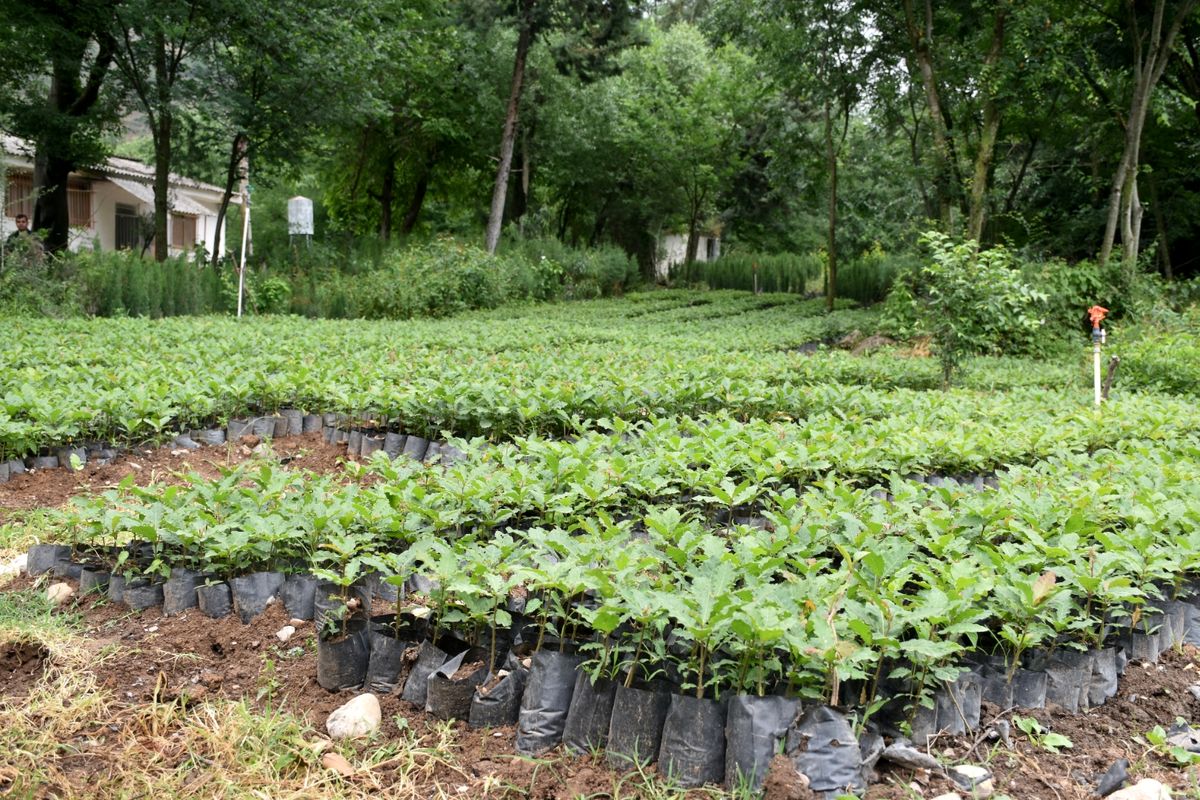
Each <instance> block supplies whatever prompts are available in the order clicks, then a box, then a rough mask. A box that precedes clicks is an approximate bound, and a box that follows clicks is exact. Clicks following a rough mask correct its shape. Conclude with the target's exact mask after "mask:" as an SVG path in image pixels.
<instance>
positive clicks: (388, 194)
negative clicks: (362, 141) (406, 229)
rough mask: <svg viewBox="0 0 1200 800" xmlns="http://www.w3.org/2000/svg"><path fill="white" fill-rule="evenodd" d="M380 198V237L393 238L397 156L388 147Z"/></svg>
mask: <svg viewBox="0 0 1200 800" xmlns="http://www.w3.org/2000/svg"><path fill="white" fill-rule="evenodd" d="M377 197H378V199H379V238H380V239H382V240H383V241H385V242H390V241H391V240H392V203H393V202H394V201H395V199H396V157H395V155H394V154H393V153H392V152H391V148H389V149H388V156H387V163H386V164H384V166H383V185H382V186H381V187H380V189H379V194H378V195H377Z"/></svg>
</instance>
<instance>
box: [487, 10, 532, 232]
mask: <svg viewBox="0 0 1200 800" xmlns="http://www.w3.org/2000/svg"><path fill="white" fill-rule="evenodd" d="M533 2H534V0H522V3H521V16H520V26H521V31H520V34H519V35H518V36H517V56H516V58H515V59H514V60H513V76H512V88H511V89H510V91H509V93H508V110H507V111H506V112H505V114H504V133H503V135H502V136H501V137H500V165H499V166H498V167H497V168H496V183H495V185H494V187H493V189H492V207H491V211H490V212H489V214H488V223H487V232H486V236H485V244H486V246H487V251H488V252H489V253H495V252H496V246H497V245H499V244H500V226H501V224H502V223H503V221H504V200H505V197H506V195H507V194H508V175H509V173H510V172H511V171H512V157H513V143H514V142H515V141H516V138H517V121H518V118H519V116H520V110H521V90H522V89H523V88H524V86H525V60H526V58H527V56H528V55H529V47H530V45H531V44H532V43H533V27H532V26H533V23H532V21H531V19H530V16H531V13H530V12H531V10H532V7H533Z"/></svg>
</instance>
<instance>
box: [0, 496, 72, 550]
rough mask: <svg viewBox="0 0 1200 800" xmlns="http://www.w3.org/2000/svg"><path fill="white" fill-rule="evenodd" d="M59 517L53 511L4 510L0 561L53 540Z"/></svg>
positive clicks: (0, 522)
mask: <svg viewBox="0 0 1200 800" xmlns="http://www.w3.org/2000/svg"><path fill="white" fill-rule="evenodd" d="M61 519H62V517H61V515H60V514H59V512H57V511H55V510H54V509H49V508H34V509H28V510H26V509H20V510H5V511H4V516H3V518H2V521H0V560H3V559H8V558H11V557H12V556H15V555H18V554H20V553H23V552H25V551H26V550H28V549H29V546H30V545H32V544H36V543H37V542H44V541H47V540H49V539H53V538H55V535H56V533H57V531H58V529H59V527H60V526H61V524H62V523H61Z"/></svg>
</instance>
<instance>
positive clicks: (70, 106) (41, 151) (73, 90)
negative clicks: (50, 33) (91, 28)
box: [30, 35, 113, 253]
mask: <svg viewBox="0 0 1200 800" xmlns="http://www.w3.org/2000/svg"><path fill="white" fill-rule="evenodd" d="M99 39H100V45H99V48H98V50H97V52H96V56H95V58H94V60H93V61H92V66H91V68H90V69H89V70H88V79H87V83H86V84H83V85H82V86H81V85H80V84H79V78H80V75H81V73H82V72H83V69H84V59H85V58H86V56H87V48H86V45H85V44H83V42H85V41H86V39H81V40H80V42H81V44H80V45H79V46H78V47H76V48H68V49H59V50H57V51H55V52H54V53H53V55H52V59H53V63H52V65H51V72H50V89H49V92H48V94H47V97H46V105H47V106H48V107H49V111H50V114H51V115H52V116H53V117H66V119H67V120H70V121H71V122H67V123H59V122H57V121H56V122H55V123H54V130H53V131H52V132H51V133H49V135H47V136H45V137H38V140H37V152H36V154H35V155H34V167H33V169H34V172H33V185H34V189H35V193H34V197H35V198H36V199H35V200H34V206H33V219H32V220H30V227H31V228H32V229H33V230H35V231H45V240H44V244H45V246H46V249H47V250H49V251H50V252H55V253H56V252H60V251H62V250H65V249H66V248H67V245H68V243H69V242H70V237H71V206H70V203H69V201H68V199H67V186H68V181H69V179H70V175H71V173H72V172H73V171H74V170H75V167H76V166H77V165H76V163H75V159H74V157H73V156H72V155H71V153H73V146H72V142H71V140H70V133H71V128H73V126H74V122H73V121H74V120H78V119H80V118H81V117H84V116H86V115H87V114H88V113H89V112H90V111H91V110H92V108H93V106H95V105H96V101H97V100H98V99H99V98H100V88H101V86H102V85H103V83H104V78H105V77H106V75H107V74H108V68H109V65H110V64H111V63H112V57H113V46H112V39H111V38H110V37H108V36H107V35H103V36H100V37H99ZM63 127H66V128H67V130H65V131H63V130H62V128H63Z"/></svg>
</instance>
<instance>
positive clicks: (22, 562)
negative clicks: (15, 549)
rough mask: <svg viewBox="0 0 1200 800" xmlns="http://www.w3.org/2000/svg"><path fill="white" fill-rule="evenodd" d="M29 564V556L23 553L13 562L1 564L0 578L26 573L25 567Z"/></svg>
mask: <svg viewBox="0 0 1200 800" xmlns="http://www.w3.org/2000/svg"><path fill="white" fill-rule="evenodd" d="M28 563H29V554H28V553H21V555H19V556H17V557H16V558H14V559H13V560H12V561H7V562H5V563H3V564H0V577H3V576H4V575H18V574H20V573H22V572H24V571H25V566H26V565H27V564H28Z"/></svg>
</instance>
